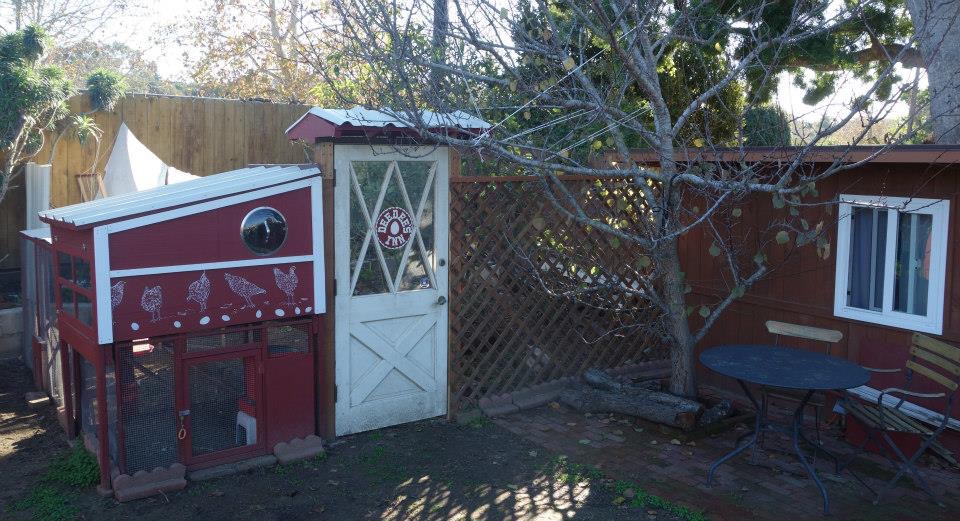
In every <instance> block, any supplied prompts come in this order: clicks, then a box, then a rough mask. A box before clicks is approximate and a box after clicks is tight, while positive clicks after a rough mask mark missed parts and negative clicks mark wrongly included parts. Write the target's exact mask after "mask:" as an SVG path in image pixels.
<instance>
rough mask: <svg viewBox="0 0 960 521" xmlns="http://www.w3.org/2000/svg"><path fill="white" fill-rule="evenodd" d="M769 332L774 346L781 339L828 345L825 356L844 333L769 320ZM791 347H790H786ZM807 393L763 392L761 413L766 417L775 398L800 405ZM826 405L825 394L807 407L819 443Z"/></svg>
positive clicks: (811, 401)
mask: <svg viewBox="0 0 960 521" xmlns="http://www.w3.org/2000/svg"><path fill="white" fill-rule="evenodd" d="M766 326H767V331H768V332H770V333H772V334H773V335H774V345H775V346H780V338H781V337H787V338H801V339H805V340H814V341H818V342H823V343H824V344H825V345H826V349H825V351H824V354H827V355H829V354H830V347H831V346H833V344H836V343H837V342H839V341H841V340H843V333H841V332H839V331H836V330H833V329H822V328H819V327H811V326H803V325H800V324H789V323H786V322H777V321H776V320H768V321H767V322H766ZM785 347H789V346H785ZM805 394H806V393H805V392H803V391H791V390H789V389H778V390H772V391H770V390H766V389H764V390H762V391H761V402H760V403H761V407H762V408H763V411H761V413H762V414H763V415H764V416H766V414H767V407H768V405H769V399H770V398H775V399H779V400H784V401H790V402H795V403H800V402H801V401H803V397H804V395H805ZM825 405H826V397H825V396H824V394H823V393H815V394H814V395H813V396H811V397H810V400H809V401H807V406H808V407H812V408H813V417H814V428H815V430H816V434H817V443H820V416H821V413H820V411H821V410H822V409H823V408H824V406H825Z"/></svg>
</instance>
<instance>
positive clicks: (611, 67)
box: [508, 0, 745, 153]
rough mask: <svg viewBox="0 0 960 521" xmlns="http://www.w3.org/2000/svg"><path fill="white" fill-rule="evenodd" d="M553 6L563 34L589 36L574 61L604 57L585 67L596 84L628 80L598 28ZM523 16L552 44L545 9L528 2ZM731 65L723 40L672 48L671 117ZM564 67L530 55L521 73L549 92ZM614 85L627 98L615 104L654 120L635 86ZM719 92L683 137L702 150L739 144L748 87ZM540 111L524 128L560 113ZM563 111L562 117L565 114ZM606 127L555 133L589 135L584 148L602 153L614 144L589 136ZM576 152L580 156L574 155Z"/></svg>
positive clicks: (530, 29)
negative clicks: (594, 29) (544, 26)
mask: <svg viewBox="0 0 960 521" xmlns="http://www.w3.org/2000/svg"><path fill="white" fill-rule="evenodd" d="M548 8H549V10H550V14H551V16H552V17H553V19H554V20H556V21H558V22H559V23H561V24H562V25H561V31H562V32H567V31H569V32H571V33H574V34H576V33H580V34H582V35H583V36H582V38H580V40H579V41H580V42H582V45H581V46H579V47H577V46H574V47H573V48H572V49H571V50H570V51H571V52H570V54H571V57H578V58H579V59H578V58H573V60H574V62H575V63H579V62H580V61H582V59H583V57H589V56H594V55H597V54H598V53H599V54H600V56H601V58H599V59H595V60H591V63H590V65H589V67H586V68H584V72H585V73H586V74H588V75H589V76H590V79H591V80H592V81H593V83H594V84H597V85H611V86H614V85H613V84H614V83H615V82H616V80H615V78H616V79H619V78H623V77H624V75H623V73H622V70H621V68H622V64H621V63H620V60H618V59H616V57H615V56H614V52H613V50H612V49H611V48H610V47H609V45H607V44H606V43H605V41H604V39H603V35H595V34H592V32H591V30H592V29H591V28H590V27H587V26H585V25H584V24H583V20H582V19H581V18H579V17H577V16H575V15H574V13H573V12H572V10H571V9H572V8H571V4H570V3H569V2H568V1H566V0H553V1H551V2H549V4H548ZM521 12H522V13H523V23H524V29H525V31H526V32H527V33H528V35H529V34H533V35H537V36H539V38H541V39H543V40H544V41H545V43H546V42H548V41H549V39H550V38H551V37H552V35H550V34H549V32H548V31H544V30H543V29H542V27H541V26H542V21H543V20H544V15H543V13H541V12H540V11H539V8H538V7H537V6H536V5H535V4H533V5H532V4H531V3H530V2H523V3H522V7H521ZM604 56H606V57H604ZM561 65H563V64H561ZM730 67H731V62H730V59H729V56H728V55H727V54H726V53H725V47H724V46H723V45H722V44H721V43H720V42H719V40H718V42H715V43H711V44H709V45H695V44H690V43H678V44H676V45H674V46H673V47H671V48H670V49H669V50H668V51H667V52H666V53H664V58H663V59H662V61H661V64H660V67H659V68H658V70H657V72H658V76H659V79H660V84H661V86H662V88H663V91H664V92H665V93H667V103H668V107H669V109H670V115H671V116H672V117H673V118H676V117H678V116H679V115H680V114H681V113H682V112H683V110H684V109H685V108H686V107H687V106H688V105H689V104H690V102H691V101H693V99H694V98H695V97H696V96H698V95H700V94H701V93H702V92H703V91H704V90H705V89H707V88H710V87H712V86H714V85H716V84H717V83H718V82H720V80H721V79H722V78H723V77H724V76H726V75H727V73H728V72H729V71H730ZM564 69H565V67H563V66H560V67H558V66H557V64H556V63H555V62H551V61H549V60H545V59H542V58H541V57H537V56H532V55H531V56H528V57H526V60H525V61H524V66H523V67H522V68H521V69H520V70H519V71H518V72H519V73H520V74H521V75H523V76H525V77H533V76H539V82H540V84H541V85H542V87H543V88H547V87H549V86H550V85H553V84H556V83H557V78H559V77H562V76H564V73H565V72H566V70H564ZM614 87H616V88H615V89H613V91H619V92H620V93H621V96H622V97H621V98H620V99H617V100H611V101H614V102H615V103H617V104H618V105H619V106H620V107H622V108H623V109H624V110H625V111H628V112H631V113H634V112H635V113H637V114H638V116H637V118H638V119H641V120H644V121H649V120H650V117H649V110H648V107H647V103H646V102H645V101H644V99H643V96H642V95H641V93H640V92H639V90H638V89H637V87H636V86H635V85H630V84H626V85H618V86H614ZM719 91H720V94H719V96H717V97H715V98H713V99H710V100H709V101H708V102H707V103H706V105H705V106H704V109H705V110H703V111H698V112H697V113H696V114H695V115H693V117H691V118H690V120H689V121H688V122H687V124H686V125H685V126H684V127H683V129H682V130H681V131H680V132H679V133H678V134H677V138H678V141H679V142H681V143H687V144H690V143H695V144H697V145H700V146H702V144H703V143H706V142H710V143H714V144H731V143H732V142H733V141H735V140H736V136H737V132H738V129H739V126H740V119H741V116H742V112H743V108H744V102H745V92H744V91H745V88H744V83H743V82H741V81H733V82H730V83H729V84H727V85H725V86H724V87H722V88H720V89H719ZM524 97H529V93H520V94H519V95H518V96H516V101H517V102H520V101H521V100H522V99H523V98H524ZM508 105H509V104H508ZM535 112H536V111H531V114H530V116H527V115H526V114H524V115H523V116H524V119H525V120H526V121H527V124H524V125H521V126H520V127H521V129H522V128H523V127H527V128H532V127H535V126H538V125H540V124H542V122H543V121H541V120H549V119H553V118H555V117H556V114H539V115H538V114H535ZM558 113H562V110H561V111H559V112H558ZM602 128H603V126H602V124H600V123H597V124H596V125H594V126H589V127H579V128H572V127H571V126H564V125H560V126H558V127H556V128H552V129H550V131H549V133H550V134H552V135H554V137H556V138H560V137H565V136H567V135H568V134H569V133H570V132H579V133H581V134H583V135H584V136H585V139H584V144H585V145H586V147H587V150H589V149H595V150H596V149H599V148H601V147H606V146H609V144H607V143H604V141H603V140H597V139H590V138H589V136H592V135H593V134H595V133H598V132H600V133H602ZM629 141H630V144H631V145H632V146H637V147H640V146H644V143H643V140H642V139H640V137H639V136H632V137H631V138H630V139H629ZM547 144H549V143H545V145H547ZM678 144H679V143H678ZM580 152H581V153H582V152H583V151H580ZM574 153H577V152H576V151H574Z"/></svg>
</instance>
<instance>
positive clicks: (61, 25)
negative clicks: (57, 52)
mask: <svg viewBox="0 0 960 521" xmlns="http://www.w3.org/2000/svg"><path fill="white" fill-rule="evenodd" d="M135 3H136V2H132V1H126V0H0V29H2V30H3V31H6V32H12V31H19V30H21V29H23V28H25V27H27V26H28V25H37V26H40V27H42V28H43V29H44V30H45V31H46V32H47V34H49V35H50V37H52V38H53V39H54V40H56V41H57V43H58V44H59V45H62V46H66V45H72V44H75V43H78V42H80V41H82V40H86V39H88V38H90V37H91V36H92V35H93V34H95V33H97V32H101V31H103V30H104V29H105V28H106V27H107V25H108V24H109V23H110V22H112V21H113V20H114V19H115V18H116V17H117V15H119V14H121V13H123V12H124V11H127V10H128V9H130V8H131V7H133V6H134V5H135Z"/></svg>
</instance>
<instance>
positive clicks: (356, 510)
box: [0, 361, 680, 521]
mask: <svg viewBox="0 0 960 521" xmlns="http://www.w3.org/2000/svg"><path fill="white" fill-rule="evenodd" d="M27 390H30V383H29V373H28V372H27V371H26V369H25V368H23V367H22V366H20V365H19V363H18V362H16V361H8V362H0V503H2V507H0V518H3V519H10V520H30V519H38V517H36V516H37V513H36V512H35V511H32V510H21V511H17V510H16V509H15V508H13V505H14V504H15V503H16V502H17V501H18V500H19V499H21V498H23V497H25V496H26V495H27V494H29V493H30V492H31V490H32V488H33V487H37V486H38V480H39V479H40V476H41V475H42V474H43V472H44V470H45V468H46V466H47V465H48V464H49V462H50V461H52V460H54V459H56V458H57V457H58V456H60V455H62V454H65V453H67V452H68V451H69V448H68V446H67V443H66V440H65V438H64V435H63V434H62V432H61V430H60V428H59V426H58V425H57V424H56V420H55V419H54V417H53V410H52V407H47V408H44V409H41V410H38V411H29V410H27V408H26V406H25V405H24V402H23V393H24V392H25V391H27ZM564 462H565V459H564V458H563V457H562V456H561V455H559V454H556V453H551V452H549V451H547V450H545V449H544V448H542V447H539V446H537V445H535V444H533V443H531V442H528V441H526V440H523V439H522V438H520V437H518V436H516V435H514V434H512V433H510V432H508V431H507V430H505V429H503V428H501V427H499V426H497V425H494V424H493V423H491V422H489V421H484V420H480V421H477V422H474V423H473V424H471V425H463V426H460V425H455V424H450V423H447V422H445V421H440V420H428V421H423V422H418V423H413V424H408V425H403V426H399V427H395V428H390V429H383V430H379V431H374V432H369V433H363V434H358V435H354V436H348V437H343V438H340V439H338V440H337V441H336V442H335V443H334V444H333V446H332V447H331V448H330V450H329V452H328V456H327V457H326V458H322V459H314V460H309V461H303V462H298V463H295V464H291V465H288V466H277V467H270V468H264V469H258V470H255V471H250V472H248V473H245V474H239V475H234V476H228V477H224V478H220V479H216V480H210V481H202V482H196V483H189V484H188V486H187V488H186V489H184V490H182V491H179V492H176V493H172V494H169V495H167V496H161V497H154V498H149V499H144V500H139V501H133V502H130V503H125V504H120V503H118V502H116V501H114V500H113V499H103V498H99V497H97V495H96V494H95V492H94V490H93V488H92V487H89V488H86V489H83V490H77V491H64V492H63V495H64V496H63V497H64V498H65V502H66V504H67V505H69V509H65V511H67V512H69V515H68V516H66V518H67V519H71V518H75V519H84V520H97V521H111V520H121V519H137V520H138V521H152V520H156V521H174V520H179V519H203V520H247V519H249V520H257V521H271V520H277V521H280V520H283V521H297V520H325V519H329V520H353V519H357V520H362V519H384V520H407V519H416V520H441V519H443V520H446V519H486V520H501V519H503V520H514V519H517V520H519V519H524V520H527V519H530V520H534V519H535V520H563V519H576V520H578V521H579V520H581V519H584V520H621V519H622V520H626V519H631V520H634V519H638V518H639V519H666V520H675V519H680V518H679V517H676V516H674V515H673V514H671V513H668V512H666V511H664V510H660V509H657V508H653V507H649V506H644V507H638V506H629V505H630V503H631V501H630V500H629V499H625V498H624V497H623V496H624V495H626V496H627V498H630V497H631V496H633V493H632V491H628V492H627V493H625V494H622V495H621V494H619V493H618V486H619V492H622V488H623V485H622V484H614V483H613V481H612V480H609V479H605V478H604V477H603V476H602V475H600V474H599V473H598V472H597V471H591V470H585V469H577V468H576V467H573V468H571V467H568V466H566V464H565V463H564Z"/></svg>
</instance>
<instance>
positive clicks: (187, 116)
mask: <svg viewBox="0 0 960 521" xmlns="http://www.w3.org/2000/svg"><path fill="white" fill-rule="evenodd" d="M70 108H71V111H72V112H73V113H74V114H77V113H83V112H87V111H89V110H90V98H89V96H87V95H85V94H81V95H77V96H75V97H73V98H72V99H71V100H70ZM309 108H310V107H309V106H307V105H297V104H285V103H269V102H260V101H244V100H228V99H219V98H196V97H187V96H162V95H153V94H131V95H128V96H126V97H124V98H123V99H122V100H120V102H119V103H118V104H117V106H116V107H115V109H114V110H113V111H111V112H98V113H95V114H93V119H94V120H95V121H96V122H97V125H98V126H99V127H100V129H101V130H102V131H103V136H102V138H101V144H100V154H99V160H98V161H97V164H96V166H95V168H93V170H94V171H96V172H103V168H104V166H105V165H106V163H107V159H108V158H109V157H110V151H111V149H112V147H113V141H114V139H115V138H116V136H117V131H118V130H119V128H120V124H121V123H123V122H126V124H127V126H128V127H129V128H130V130H131V131H132V132H133V133H134V135H136V136H137V139H139V140H140V141H141V142H142V143H143V144H144V145H146V146H147V148H149V149H150V150H151V151H153V153H154V154H156V155H157V156H159V157H160V159H162V160H163V161H164V162H165V163H167V164H169V165H171V166H173V167H176V168H178V169H180V170H182V171H184V172H189V173H191V174H196V175H201V176H203V175H210V174H215V173H218V172H224V171H227V170H232V169H235V168H240V167H243V166H246V165H248V164H253V163H305V162H312V157H313V153H312V150H307V151H306V153H305V151H304V148H303V147H302V146H300V145H298V144H295V143H291V142H290V141H289V140H288V139H287V137H286V135H284V131H285V130H286V129H287V127H289V126H290V125H291V124H292V123H293V122H294V121H296V120H297V118H299V117H300V116H302V115H303V114H304V113H305V112H306V111H307V110H309ZM50 141H51V140H48V145H47V147H46V148H44V149H43V150H41V151H40V153H39V154H38V155H37V156H36V157H35V158H34V161H35V162H37V163H51V164H52V172H51V180H50V203H51V207H53V208H58V207H61V206H66V205H70V204H74V203H79V202H81V201H82V199H81V194H80V186H79V184H78V183H77V179H76V176H77V175H79V174H81V173H84V172H86V171H90V170H91V167H93V163H94V159H95V158H96V157H97V149H96V145H95V144H94V143H93V142H92V141H90V142H88V143H87V144H85V145H81V144H80V143H79V142H78V141H77V140H75V139H72V138H67V137H64V138H63V139H62V140H61V141H60V144H59V145H58V146H57V149H56V154H55V155H54V157H51V156H50V146H49V142H50ZM16 184H17V185H18V187H17V188H16V189H14V190H13V191H12V192H11V193H10V195H9V196H8V197H7V200H5V201H4V202H3V204H2V206H0V257H3V256H4V255H5V254H6V253H9V254H10V255H9V257H7V260H6V261H4V262H3V263H2V264H0V268H16V267H17V266H18V265H19V262H20V261H19V259H20V255H19V249H20V246H19V240H18V238H17V232H19V231H20V230H21V229H23V225H24V211H25V208H24V205H25V191H24V189H23V186H24V182H23V179H22V178H20V179H18V181H17V183H16Z"/></svg>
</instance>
